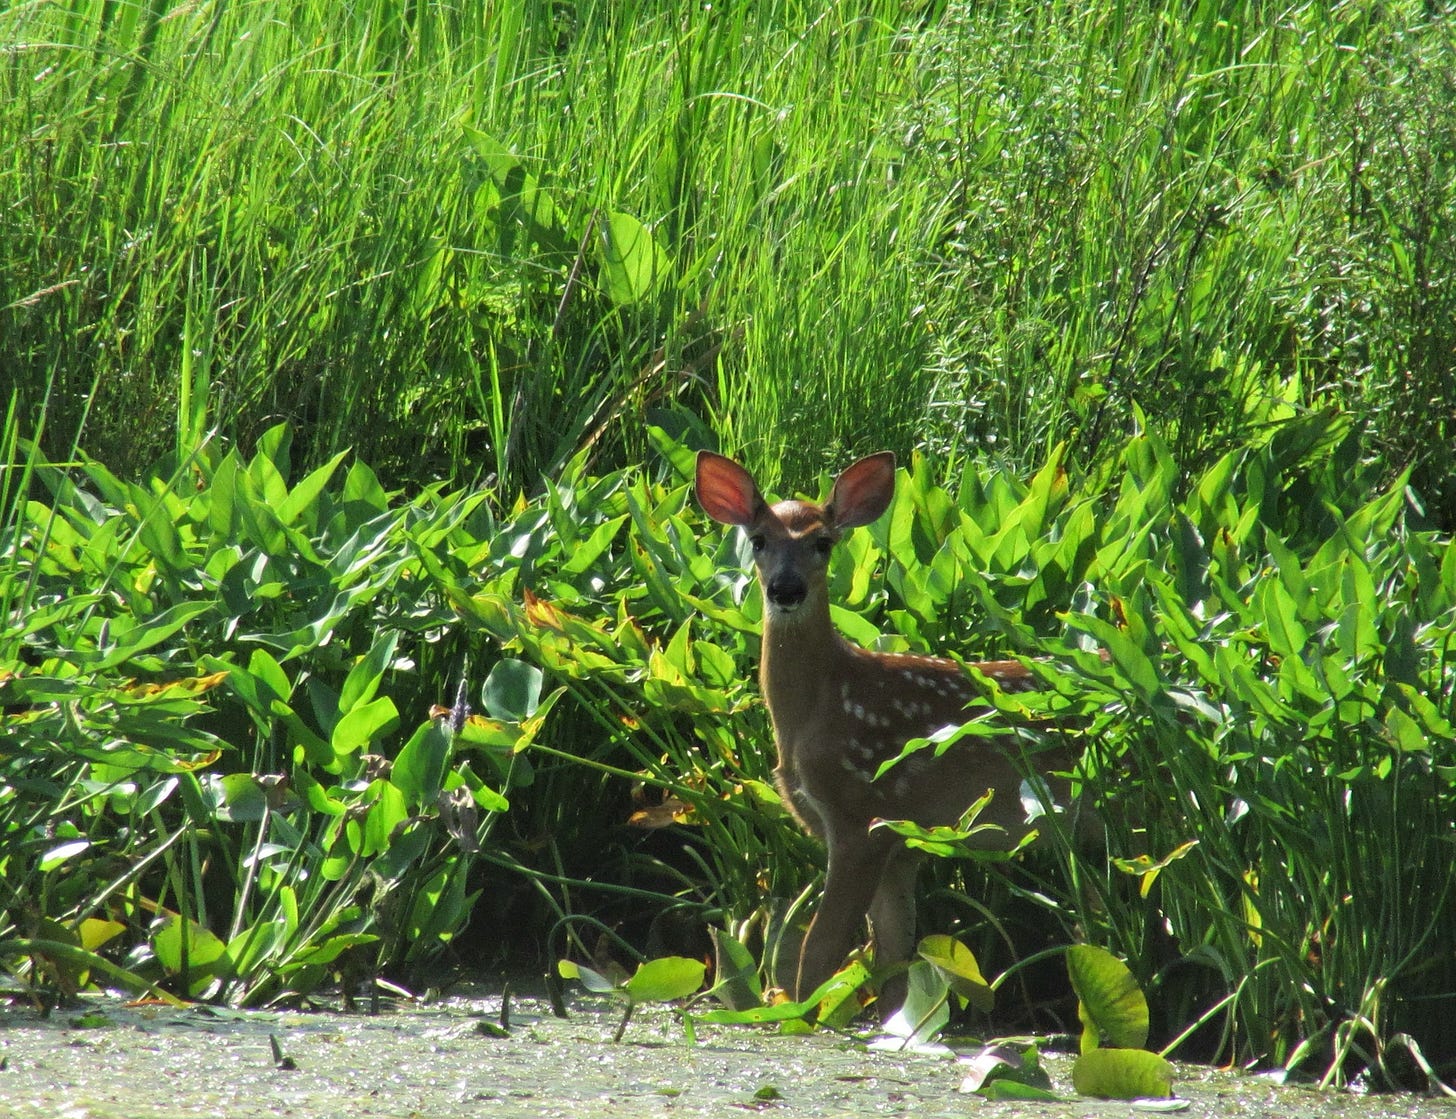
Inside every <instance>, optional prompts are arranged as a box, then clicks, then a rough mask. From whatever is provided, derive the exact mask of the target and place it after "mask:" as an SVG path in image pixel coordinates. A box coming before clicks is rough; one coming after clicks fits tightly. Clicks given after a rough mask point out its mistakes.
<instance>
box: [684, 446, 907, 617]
mask: <svg viewBox="0 0 1456 1119" xmlns="http://www.w3.org/2000/svg"><path fill="white" fill-rule="evenodd" d="M697 482H698V502H699V504H701V505H702V507H703V511H704V512H705V513H707V514H708V516H710V517H712V518H713V519H714V520H716V521H721V522H723V523H724V524H728V525H737V526H738V527H740V528H742V529H743V530H744V531H746V532H747V533H748V540H749V543H750V544H751V545H752V546H753V561H754V565H755V566H756V567H757V569H758V581H759V585H760V586H761V587H762V588H763V601H764V609H765V611H766V613H767V614H768V615H769V616H771V617H779V618H786V617H788V616H791V615H793V614H794V613H795V612H796V611H798V610H799V609H800V608H801V607H804V606H805V605H806V604H807V605H809V606H811V607H814V608H817V607H818V604H819V603H820V602H823V601H824V599H825V591H824V588H825V573H826V572H827V571H828V569H829V554H830V552H832V551H833V550H834V545H835V544H836V543H837V542H838V541H839V538H840V537H841V536H842V535H844V533H845V531H847V530H848V529H851V528H855V527H857V526H859V525H867V524H869V523H870V522H871V521H874V520H876V519H878V518H879V516H880V514H882V513H883V512H884V511H885V510H886V509H887V508H888V507H889V505H890V499H891V498H892V497H893V496H894V493H895V456H894V455H893V454H891V453H890V452H889V451H881V452H880V453H879V454H876V455H870V456H869V457H867V458H862V459H860V460H859V461H858V462H856V463H854V464H853V465H851V466H849V467H846V468H845V470H844V472H843V473H842V474H840V475H839V477H838V478H836V479H835V480H834V488H833V489H832V490H830V492H829V497H828V499H827V500H826V501H825V502H824V504H822V505H816V504H815V503H813V502H810V501H780V502H778V503H777V504H775V505H769V504H768V503H767V502H766V501H764V499H763V495H762V494H760V493H759V491H758V485H757V483H755V482H754V480H753V475H751V474H749V473H748V471H747V470H745V469H744V468H743V467H741V466H739V465H738V463H736V462H734V461H733V460H732V459H731V458H725V457H724V456H723V455H718V454H714V453H713V452H712V451H700V452H698V477H697Z"/></svg>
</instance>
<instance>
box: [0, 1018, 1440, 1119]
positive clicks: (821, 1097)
mask: <svg viewBox="0 0 1456 1119" xmlns="http://www.w3.org/2000/svg"><path fill="white" fill-rule="evenodd" d="M570 1009H571V1014H570V1017H568V1018H566V1019H560V1018H555V1017H553V1016H552V1015H551V1013H550V1011H549V1007H548V1006H547V1004H546V1003H545V1002H544V1000H541V999H535V998H512V999H511V1003H510V1011H511V1018H510V1028H509V1030H508V1031H506V1032H505V1033H504V1035H503V1036H501V1035H499V1031H498V1030H497V1029H496V1028H495V1027H496V1025H497V1023H498V1021H499V1017H500V1010H501V996H500V994H499V993H487V992H484V991H480V992H470V993H467V994H461V995H457V996H454V997H451V998H449V999H446V1000H443V1001H441V1002H439V1003H437V1004H433V1005H428V1006H421V1005H415V1004H405V1005H394V1006H391V1007H389V1008H387V1009H386V1010H385V1011H384V1012H383V1013H381V1014H379V1015H378V1016H375V1017H370V1016H368V1015H365V1014H341V1013H332V1012H310V1013H299V1012H293V1011H277V1012H248V1013H237V1012H228V1011H217V1010H211V1009H206V1008H197V1007H195V1008H189V1009H174V1008H169V1007H161V1006H131V1005H128V1004H126V1003H125V1002H123V1001H122V1000H121V999H118V998H113V997H106V996H96V997H88V998H86V999H85V1000H83V1004H82V1005H81V1006H80V1007H69V1008H67V1009H64V1010H57V1011H55V1012H53V1013H51V1014H50V1015H42V1014H40V1013H39V1012H37V1011H34V1010H31V1009H28V1008H20V1007H12V1008H10V1009H8V1010H5V1011H3V1012H0V1062H3V1069H0V1116H7V1117H8V1116H14V1117H16V1119H30V1117H41V1116H44V1117H45V1119H53V1117H65V1119H173V1117H183V1116H188V1117H194V1116H219V1117H222V1116H226V1117H229V1119H249V1117H252V1116H300V1117H308V1119H314V1117H324V1116H348V1117H349V1119H376V1117H377V1119H384V1117H388V1119H435V1117H442V1119H443V1117H449V1116H489V1117H493V1119H494V1117H501V1119H515V1117H520V1119H527V1117H529V1119H549V1117H553V1116H567V1117H570V1119H593V1117H602V1119H614V1117H622V1119H626V1117H629V1116H630V1117H632V1119H650V1117H654V1116H688V1117H695V1116H732V1115H736V1114H744V1113H753V1112H762V1113H764V1114H767V1115H773V1116H785V1117H796V1116H849V1117H854V1116H894V1115H905V1116H915V1117H917V1119H922V1117H923V1119H939V1117H951V1116H955V1117H957V1119H959V1117H963V1116H968V1115H972V1116H976V1115H984V1116H988V1117H995V1119H1002V1117H1012V1116H1017V1117H1019V1116H1030V1115H1037V1116H1043V1117H1047V1116H1051V1117H1056V1119H1061V1117H1064V1116H1080V1115H1091V1116H1104V1115H1132V1114H1135V1111H1134V1105H1131V1104H1128V1103H1104V1102H1100V1101H1096V1100H1088V1099H1073V1098H1071V1097H1072V1095H1073V1093H1072V1089H1071V1072H1070V1069H1071V1063H1070V1059H1068V1058H1058V1057H1055V1056H1052V1057H1047V1058H1044V1063H1045V1064H1046V1065H1047V1067H1048V1069H1049V1071H1050V1072H1051V1074H1052V1078H1053V1082H1054V1087H1055V1088H1056V1089H1057V1090H1058V1091H1059V1092H1061V1093H1063V1094H1064V1095H1066V1096H1067V1097H1068V1098H1069V1099H1068V1102H1064V1103H1055V1104H1049V1103H1036V1104H1031V1103H992V1102H987V1101H985V1100H982V1099H980V1098H979V1097H976V1096H971V1095H966V1094H962V1093H961V1092H960V1091H958V1088H959V1086H960V1084H961V1081H962V1080H963V1079H964V1074H965V1070H964V1069H962V1068H958V1067H957V1065H956V1063H955V1062H954V1061H953V1060H949V1059H945V1058H937V1057H931V1056H919V1055H906V1054H898V1053H884V1052H878V1051H870V1050H869V1049H867V1047H866V1046H865V1045H864V1044H863V1043H862V1042H861V1041H859V1040H855V1039H850V1038H845V1037H841V1036H835V1035H832V1034H819V1035H815V1036H812V1037H788V1036H782V1035H779V1034H777V1033H774V1032H770V1031H767V1030H760V1029H756V1028H747V1027H731V1028H722V1027H720V1028H712V1027H704V1026H699V1027H698V1029H697V1037H696V1043H690V1042H689V1041H688V1040H686V1039H685V1037H684V1035H683V1030H682V1026H681V1024H680V1023H679V1022H678V1021H677V1020H676V1018H675V1017H674V1016H673V1015H672V1014H671V1013H670V1012H668V1011H666V1010H655V1011H651V1010H639V1012H638V1014H637V1015H636V1016H635V1017H634V1018H633V1020H632V1022H631V1024H630V1026H629V1027H628V1029H627V1032H626V1036H625V1038H624V1040H623V1041H622V1042H621V1043H617V1044H614V1043H613V1042H612V1041H611V1036H612V1033H613V1031H614V1029H615V1028H616V1024H617V1021H618V1020H619V1018H620V1012H619V1009H618V1008H617V1007H615V1006H614V1005H612V1004H610V1003H608V1002H606V1001H604V1000H599V999H588V998H581V999H578V1000H576V1001H574V1002H573V1003H571V1004H570ZM274 1040H276V1042H277V1045H278V1049H279V1051H280V1052H281V1055H282V1056H283V1058H284V1060H283V1061H282V1062H281V1065H283V1066H288V1065H291V1066H293V1067H291V1068H289V1067H280V1062H279V1061H278V1060H277V1059H276V1057H275V1052H274V1048H273V1041H274ZM1179 1071H1180V1074H1181V1078H1180V1079H1179V1081H1178V1082H1177V1083H1176V1084H1175V1091H1176V1093H1177V1095H1179V1096H1181V1097H1183V1098H1185V1099H1186V1100H1187V1101H1188V1107H1187V1109H1186V1110H1184V1111H1182V1112H1180V1114H1183V1115H1197V1116H1220V1117H1221V1116H1228V1117H1243V1116H1250V1117H1252V1116H1278V1117H1279V1119H1326V1117H1334V1116H1340V1117H1342V1119H1344V1117H1350V1119H1383V1117H1387V1116H1390V1117H1417V1116H1420V1117H1425V1116H1429V1117H1432V1119H1456V1101H1446V1100H1431V1099H1424V1098H1420V1097H1415V1096H1400V1095H1389V1096H1365V1097H1362V1096H1356V1095H1351V1094H1336V1093H1320V1092H1316V1091H1314V1090H1312V1089H1308V1088H1296V1087H1289V1086H1282V1085H1277V1084H1274V1083H1272V1082H1270V1081H1268V1080H1264V1079H1260V1078H1257V1077H1252V1076H1246V1075H1238V1074H1233V1073H1226V1072H1218V1071H1215V1070H1210V1069H1204V1068H1199V1067H1197V1066H1186V1067H1185V1066H1180V1070H1179Z"/></svg>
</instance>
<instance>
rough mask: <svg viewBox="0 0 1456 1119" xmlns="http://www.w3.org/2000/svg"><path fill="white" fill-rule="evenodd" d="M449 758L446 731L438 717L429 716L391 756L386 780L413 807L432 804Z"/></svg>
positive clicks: (448, 736) (438, 793)
mask: <svg viewBox="0 0 1456 1119" xmlns="http://www.w3.org/2000/svg"><path fill="white" fill-rule="evenodd" d="M449 758H450V732H449V731H448V730H447V729H446V727H445V725H444V722H443V721H442V720H440V719H432V720H430V722H428V723H425V724H423V725H422V726H421V727H420V728H419V729H418V730H417V731H415V733H414V734H413V736H411V738H410V740H409V741H408V742H406V743H405V744H404V748H403V749H402V750H400V752H399V756H398V757H396V758H395V759H394V766H393V768H392V769H391V770H390V772H389V781H390V784H392V785H394V786H395V788H397V789H399V790H400V792H402V793H403V794H404V795H405V797H406V798H407V799H408V800H409V803H410V804H411V806H413V807H415V808H421V807H425V806H429V805H433V804H434V803H435V799H436V798H437V797H438V796H439V795H440V788H441V786H442V785H443V784H444V781H445V767H446V764H447V763H448V761H449Z"/></svg>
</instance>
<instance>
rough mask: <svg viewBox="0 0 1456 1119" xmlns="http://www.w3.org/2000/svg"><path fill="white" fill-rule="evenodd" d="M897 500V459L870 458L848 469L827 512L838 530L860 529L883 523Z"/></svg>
mask: <svg viewBox="0 0 1456 1119" xmlns="http://www.w3.org/2000/svg"><path fill="white" fill-rule="evenodd" d="M894 496H895V456H894V455H893V454H892V453H891V452H889V451H881V452H880V453H879V454H877V455H869V456H867V457H866V458H862V459H860V460H859V461H858V462H856V463H852V464H851V465H849V466H847V467H845V468H844V471H843V473H841V474H840V475H839V477H838V478H836V479H834V489H832V490H831V491H830V492H829V500H828V501H827V502H825V504H824V511H825V512H826V513H828V514H829V519H830V520H831V521H832V522H833V523H834V526H835V527H836V528H858V527H859V526H860V525H867V524H869V523H871V522H872V521H877V520H879V519H880V515H881V514H882V513H884V511H885V510H886V509H888V508H889V507H890V501H891V500H892V499H893V498H894Z"/></svg>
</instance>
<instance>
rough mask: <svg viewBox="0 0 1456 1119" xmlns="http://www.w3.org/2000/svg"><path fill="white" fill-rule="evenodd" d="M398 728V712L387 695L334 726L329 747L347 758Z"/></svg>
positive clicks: (367, 704) (365, 705)
mask: <svg viewBox="0 0 1456 1119" xmlns="http://www.w3.org/2000/svg"><path fill="white" fill-rule="evenodd" d="M398 726H399V711H398V709H397V708H396V707H395V706H394V700H392V699H390V698H389V697H388V696H387V695H386V696H380V697H379V698H378V699H374V700H370V701H369V702H368V703H365V704H363V705H362V706H358V707H355V708H354V709H353V710H351V711H350V712H349V713H348V714H346V715H345V716H344V717H343V718H341V719H340V720H339V721H338V722H337V723H335V724H334V733H333V734H332V735H331V736H330V740H329V745H330V746H331V747H332V748H333V751H334V753H335V754H336V755H337V756H339V757H341V758H342V757H347V756H348V755H350V754H352V753H354V752H355V751H356V750H361V749H363V748H365V747H367V746H369V745H370V744H371V743H373V742H375V741H377V740H378V739H380V738H383V737H384V736H385V735H386V734H389V733H390V732H391V731H393V730H394V729H395V728H396V727H398Z"/></svg>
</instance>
